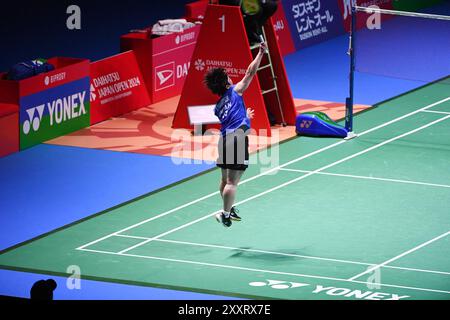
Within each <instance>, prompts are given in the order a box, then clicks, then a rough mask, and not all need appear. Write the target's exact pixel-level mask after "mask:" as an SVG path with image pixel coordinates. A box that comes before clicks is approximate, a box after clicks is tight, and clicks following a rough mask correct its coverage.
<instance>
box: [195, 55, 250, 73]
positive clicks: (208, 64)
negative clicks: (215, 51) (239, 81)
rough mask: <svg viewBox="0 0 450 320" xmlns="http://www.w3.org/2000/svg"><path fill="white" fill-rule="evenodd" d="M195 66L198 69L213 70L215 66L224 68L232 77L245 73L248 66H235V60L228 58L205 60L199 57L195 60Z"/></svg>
mask: <svg viewBox="0 0 450 320" xmlns="http://www.w3.org/2000/svg"><path fill="white" fill-rule="evenodd" d="M194 67H195V69H196V70H197V71H203V70H205V69H206V70H211V69H214V68H224V69H225V70H226V71H227V73H228V75H229V76H230V77H238V76H239V75H244V74H245V72H246V71H247V69H246V68H235V67H233V62H231V61H226V60H209V59H207V60H203V59H197V60H196V61H195V62H194Z"/></svg>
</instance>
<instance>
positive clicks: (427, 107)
mask: <svg viewBox="0 0 450 320" xmlns="http://www.w3.org/2000/svg"><path fill="white" fill-rule="evenodd" d="M449 100H450V97H447V98H445V99H442V100H439V101H437V102H435V103H432V104H430V105H427V106H425V107H423V108H420V109H417V110H415V111H412V112H410V113H407V114H405V115H403V116H400V117H397V118H395V119H392V120H391V121H388V122H385V123H383V124H381V125H378V126H376V127H373V128H371V129H368V130H366V131H364V132H361V133H359V134H358V135H359V136H363V135H365V134H368V133H370V132H373V131H376V130H378V129H381V128H384V127H386V126H388V125H390V124H392V123H395V122H398V121H400V120H403V119H405V118H407V117H410V116H412V115H414V114H417V113H419V112H421V111H423V110H427V109H429V108H432V107H434V106H437V105H439V104H442V103H444V102H446V101H449ZM345 142H347V141H346V140H341V141H338V142H336V143H333V144H331V145H329V146H326V147H324V148H321V149H318V150H316V151H313V152H311V153H308V154H306V155H304V156H301V157H298V158H296V159H293V160H291V161H288V162H286V163H284V164H282V165H280V166H277V167H274V168H272V169H270V170H267V171H265V172H262V173H260V174H258V175H255V176H253V177H251V178H248V179H245V180H243V181H241V182H240V183H239V185H241V184H244V183H247V182H249V181H252V180H255V179H257V178H259V177H261V176H264V175H267V174H269V173H272V172H276V171H277V170H278V169H280V168H283V167H286V166H288V165H291V164H293V163H295V162H298V161H301V160H303V159H306V158H309V157H311V156H314V155H316V154H319V153H321V152H323V151H326V150H328V149H331V148H334V147H336V146H338V145H340V144H343V143H345ZM218 194H219V191H215V192H212V193H210V194H208V195H205V196H203V197H201V198H198V199H196V200H193V201H191V202H188V203H185V204H183V205H181V206H178V207H176V208H174V209H171V210H169V211H166V212H163V213H161V214H158V215H156V216H154V217H151V218H149V219H146V220H143V221H141V222H138V223H136V224H133V225H131V226H129V227H126V228H123V229H121V230H119V231H116V232H113V233H111V234H108V235H106V236H104V237H101V238H99V239H96V240H94V241H91V242H89V243H87V244H85V245H82V246H80V247H78V248H77V249H83V248H85V247H88V246H90V245H93V244H95V243H97V242H100V241H102V240H105V239H107V238H109V237H111V236H114V235H116V234H118V233H122V232H124V231H127V230H130V229H133V228H135V227H137V226H140V225H142V224H145V223H147V222H150V221H153V220H156V219H159V218H161V217H164V216H166V215H168V214H171V213H173V212H176V211H178V210H180V209H183V208H185V207H187V206H190V205H192V204H195V203H197V202H200V201H203V200H205V199H207V198H210V197H212V196H215V195H218Z"/></svg>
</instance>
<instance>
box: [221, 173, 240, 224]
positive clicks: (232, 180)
mask: <svg viewBox="0 0 450 320" xmlns="http://www.w3.org/2000/svg"><path fill="white" fill-rule="evenodd" d="M243 173H244V171H243V170H233V169H228V170H227V184H226V185H225V188H224V189H223V194H222V196H223V211H224V213H225V215H226V216H227V215H229V214H230V211H231V208H232V207H233V204H234V200H235V198H236V190H237V186H238V184H239V181H240V180H241V177H242V174H243Z"/></svg>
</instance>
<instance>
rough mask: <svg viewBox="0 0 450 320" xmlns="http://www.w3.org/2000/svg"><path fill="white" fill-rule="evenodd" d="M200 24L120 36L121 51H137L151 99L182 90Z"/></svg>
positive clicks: (163, 98) (153, 101) (165, 97)
mask: <svg viewBox="0 0 450 320" xmlns="http://www.w3.org/2000/svg"><path fill="white" fill-rule="evenodd" d="M200 28H201V25H197V26H195V27H193V28H190V29H187V30H185V31H184V32H183V33H176V34H171V35H166V36H160V37H156V38H153V39H151V38H149V37H148V35H147V34H146V33H138V34H135V33H131V34H127V35H125V36H122V37H121V40H120V41H121V51H128V50H133V51H134V52H135V54H136V58H137V61H138V64H139V66H140V68H141V72H142V75H143V77H144V81H145V84H146V86H147V90H148V93H149V95H150V99H151V101H152V103H155V102H158V101H161V100H165V99H167V98H171V97H174V96H176V95H179V94H180V93H181V90H182V88H183V84H184V81H185V79H186V75H187V72H188V70H189V64H190V60H191V57H192V53H193V52H194V48H195V43H196V41H197V37H198V34H199V32H200Z"/></svg>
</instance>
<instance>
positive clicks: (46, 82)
mask: <svg viewBox="0 0 450 320" xmlns="http://www.w3.org/2000/svg"><path fill="white" fill-rule="evenodd" d="M44 83H45V85H46V86H48V85H49V83H50V78H49V77H48V76H46V77H45V79H44Z"/></svg>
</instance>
